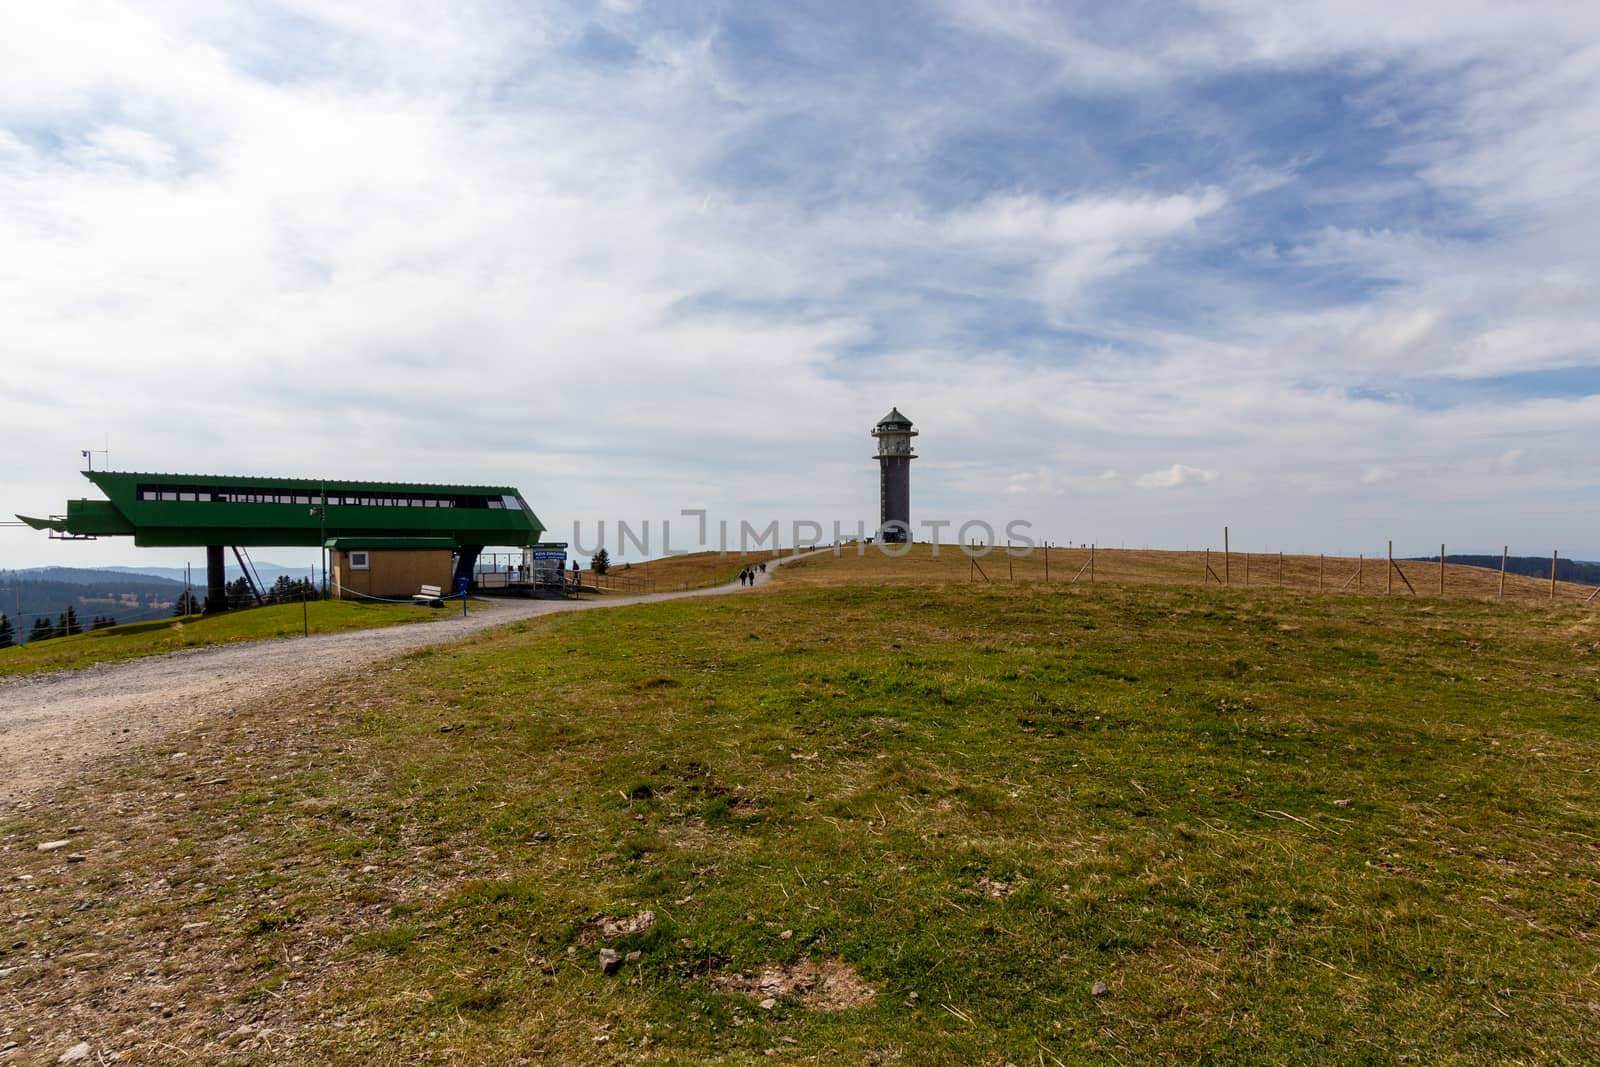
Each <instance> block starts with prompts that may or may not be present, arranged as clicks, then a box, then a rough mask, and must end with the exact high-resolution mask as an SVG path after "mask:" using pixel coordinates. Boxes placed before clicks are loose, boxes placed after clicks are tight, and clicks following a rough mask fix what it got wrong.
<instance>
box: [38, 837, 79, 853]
mask: <svg viewBox="0 0 1600 1067" xmlns="http://www.w3.org/2000/svg"><path fill="white" fill-rule="evenodd" d="M70 844H72V839H71V838H70V837H63V838H62V839H61V840H60V841H41V842H39V851H40V852H54V851H55V850H56V849H58V848H66V847H67V846H68V845H70Z"/></svg>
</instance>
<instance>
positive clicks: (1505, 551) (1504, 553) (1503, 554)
mask: <svg viewBox="0 0 1600 1067" xmlns="http://www.w3.org/2000/svg"><path fill="white" fill-rule="evenodd" d="M1510 555H1511V546H1510V545H1503V546H1501V548H1500V599H1501V600H1504V599H1505V598H1506V558H1507V557H1508V556H1510Z"/></svg>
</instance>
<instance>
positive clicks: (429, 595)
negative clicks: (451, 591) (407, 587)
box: [411, 585, 444, 608]
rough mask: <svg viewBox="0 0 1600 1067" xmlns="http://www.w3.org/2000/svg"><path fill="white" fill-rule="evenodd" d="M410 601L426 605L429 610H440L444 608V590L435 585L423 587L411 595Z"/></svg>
mask: <svg viewBox="0 0 1600 1067" xmlns="http://www.w3.org/2000/svg"><path fill="white" fill-rule="evenodd" d="M411 599H412V600H414V601H415V602H416V603H418V604H426V605H428V607H430V608H442V607H444V590H443V589H440V588H439V587H438V586H436V585H425V586H423V587H422V589H421V590H420V591H418V592H416V593H413V594H412V596H411Z"/></svg>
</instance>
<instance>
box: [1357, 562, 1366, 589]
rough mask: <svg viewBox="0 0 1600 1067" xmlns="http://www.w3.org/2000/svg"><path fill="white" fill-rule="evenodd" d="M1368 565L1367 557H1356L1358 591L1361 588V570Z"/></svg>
mask: <svg viewBox="0 0 1600 1067" xmlns="http://www.w3.org/2000/svg"><path fill="white" fill-rule="evenodd" d="M1366 565H1367V557H1366V556H1364V555H1362V556H1357V557H1356V588H1357V589H1360V588H1361V570H1362V568H1363V567H1365V566H1366Z"/></svg>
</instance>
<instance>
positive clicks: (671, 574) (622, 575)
mask: <svg viewBox="0 0 1600 1067" xmlns="http://www.w3.org/2000/svg"><path fill="white" fill-rule="evenodd" d="M773 558H774V556H773V553H771V552H696V553H693V554H692V555H687V556H667V557H665V558H662V559H653V560H650V561H648V562H645V563H633V564H628V565H624V564H621V563H615V562H613V563H612V564H611V570H610V573H609V574H608V575H607V577H608V578H611V579H613V580H615V581H617V582H628V581H634V582H653V583H654V584H655V591H656V592H663V593H664V592H667V591H669V590H672V589H681V588H683V587H684V585H685V584H687V585H688V586H689V587H690V588H695V587H697V586H704V585H716V584H720V583H722V582H731V581H733V580H734V579H735V578H737V577H738V576H739V572H740V571H741V570H743V569H744V568H745V567H750V566H754V565H756V564H758V563H765V562H767V561H769V560H771V559H773ZM584 580H585V581H586V582H587V581H588V580H589V572H587V571H585V572H584Z"/></svg>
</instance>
